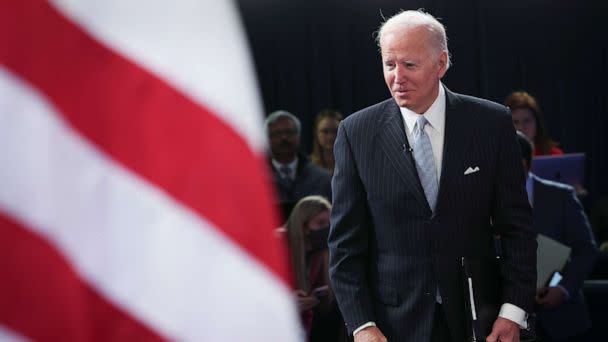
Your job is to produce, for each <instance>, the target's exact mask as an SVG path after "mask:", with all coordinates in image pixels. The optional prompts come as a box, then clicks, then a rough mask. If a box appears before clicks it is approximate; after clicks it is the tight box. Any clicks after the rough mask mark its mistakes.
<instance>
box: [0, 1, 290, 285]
mask: <svg viewBox="0 0 608 342" xmlns="http://www.w3.org/2000/svg"><path fill="white" fill-rule="evenodd" d="M201 20H203V19H201ZM198 43H200V44H205V42H204V41H201V42H198ZM210 53H212V52H210ZM201 63H204V61H201ZM0 64H4V65H5V66H6V67H7V68H8V69H10V70H12V71H13V72H14V73H16V74H17V75H19V77H21V78H22V79H24V80H26V81H27V82H29V83H30V84H32V85H33V86H34V87H36V88H38V89H39V90H40V91H41V92H42V93H44V94H46V96H48V97H49V99H50V101H51V102H52V103H53V104H54V105H55V106H56V107H57V108H58V110H59V111H60V112H61V114H62V115H63V118H64V119H65V120H66V121H68V122H69V123H70V124H71V125H72V126H73V127H74V128H75V129H76V130H77V131H78V132H79V133H80V134H82V135H83V136H85V137H86V138H88V139H89V140H90V141H92V142H93V143H94V144H95V145H97V146H98V147H99V148H100V149H102V150H103V151H105V152H106V153H107V154H108V155H110V156H111V157H112V158H113V159H115V160H117V161H119V162H120V163H122V164H123V165H125V166H127V167H128V168H129V169H131V170H133V171H134V172H136V173H137V174H139V175H140V176H142V177H143V178H145V179H147V180H148V181H149V182H151V183H153V184H155V185H157V186H158V187H160V188H162V189H163V190H165V191H166V192H167V193H169V194H170V195H171V196H173V197H174V198H175V199H177V200H178V201H180V202H181V203H183V204H185V205H186V206H188V207H190V208H192V209H193V210H194V211H195V212H197V213H199V214H200V215H201V216H203V217H204V218H205V219H206V220H208V221H210V222H212V223H213V224H214V225H215V226H217V227H218V228H220V229H221V230H223V231H224V233H225V234H227V235H228V236H229V237H230V238H232V239H233V240H234V241H236V242H237V243H238V244H239V245H241V246H242V247H244V248H245V249H246V250H247V251H249V252H250V254H252V255H253V256H255V257H256V258H258V259H259V260H260V261H261V262H262V263H263V264H265V265H266V266H267V267H269V268H270V269H271V270H272V271H274V273H276V274H277V275H279V276H280V277H281V278H282V279H283V280H287V279H289V278H288V276H287V274H288V273H287V263H286V253H285V251H284V250H283V248H282V247H283V246H281V245H280V244H279V243H278V242H277V240H276V238H275V237H274V236H273V234H272V232H271V230H272V229H273V228H274V227H276V226H277V220H276V218H277V215H276V214H275V208H273V204H272V203H273V201H272V192H271V189H272V188H271V185H270V183H269V178H268V176H267V174H266V172H265V171H266V170H265V165H264V164H265V161H264V160H263V159H262V157H258V156H256V155H255V154H254V153H253V152H252V150H251V149H250V148H249V146H248V145H247V144H246V142H245V140H244V139H243V138H242V137H241V136H240V135H239V134H237V133H236V132H235V131H234V130H233V129H232V128H231V127H229V126H228V125H227V124H225V123H224V122H222V121H220V120H219V119H218V118H217V116H216V115H214V114H213V113H212V112H211V111H210V110H209V109H208V108H203V107H201V106H199V105H197V104H195V103H194V102H193V101H191V100H190V99H189V98H187V97H186V96H184V95H183V94H182V93H180V92H178V91H177V90H176V89H174V88H173V87H171V86H170V85H168V84H167V83H166V82H165V81H163V80H162V79H160V78H159V77H156V76H155V75H153V74H152V73H150V72H148V71H146V70H144V69H143V68H141V67H140V66H138V65H136V64H135V63H133V62H131V61H129V60H127V59H126V58H124V57H122V56H121V55H119V54H117V53H115V52H114V51H112V50H110V49H108V48H107V47H105V46H104V45H102V44H100V43H99V42H97V41H96V40H95V39H93V38H92V37H91V36H90V35H88V34H87V33H86V32H84V31H83V30H82V29H80V28H79V27H78V26H76V25H75V24H74V23H72V22H71V21H70V20H68V19H67V18H65V17H63V16H62V15H61V14H60V13H59V12H57V11H56V10H55V9H54V8H53V7H51V6H50V5H49V4H48V3H46V2H44V1H40V0H29V1H21V0H0ZM218 67H219V66H218ZM229 67H230V66H227V68H229ZM222 81H224V80H209V82H222ZM232 81H238V80H232ZM241 90H243V89H241V87H235V93H234V96H239V93H238V91H241ZM226 101H230V98H227V99H226ZM233 114H235V115H247V113H233Z"/></svg>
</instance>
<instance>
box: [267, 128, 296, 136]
mask: <svg viewBox="0 0 608 342" xmlns="http://www.w3.org/2000/svg"><path fill="white" fill-rule="evenodd" d="M268 135H270V137H271V138H278V137H280V136H286V137H288V138H291V137H294V136H296V135H298V130H297V129H284V130H276V131H270V133H269V134H268Z"/></svg>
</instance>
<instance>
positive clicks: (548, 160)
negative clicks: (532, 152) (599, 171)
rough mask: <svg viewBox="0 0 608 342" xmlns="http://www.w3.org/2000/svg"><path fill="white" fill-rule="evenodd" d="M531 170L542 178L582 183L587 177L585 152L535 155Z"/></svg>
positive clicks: (572, 183) (567, 182) (575, 183)
mask: <svg viewBox="0 0 608 342" xmlns="http://www.w3.org/2000/svg"><path fill="white" fill-rule="evenodd" d="M530 171H532V173H533V174H535V175H537V176H538V177H540V178H544V179H548V180H552V181H555V182H560V183H566V184H570V185H582V184H583V181H584V177H585V154H584V153H569V154H562V155H557V156H538V157H534V158H533V159H532V169H531V170H530Z"/></svg>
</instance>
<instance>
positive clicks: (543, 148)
mask: <svg viewBox="0 0 608 342" xmlns="http://www.w3.org/2000/svg"><path fill="white" fill-rule="evenodd" d="M505 106H507V107H509V108H510V109H511V116H512V117H513V125H514V126H515V129H516V130H518V131H521V132H522V133H523V134H524V135H525V136H526V137H528V139H530V140H531V141H532V142H534V155H535V156H540V155H558V154H564V151H562V150H561V149H560V148H559V147H557V145H558V144H557V143H556V142H555V141H553V140H551V138H549V134H548V133H547V129H546V128H545V123H544V121H543V115H542V113H541V110H540V106H539V105H538V102H537V101H536V99H535V98H534V97H533V96H532V95H530V94H528V93H527V92H525V91H515V92H512V93H511V94H509V96H507V98H506V99H505Z"/></svg>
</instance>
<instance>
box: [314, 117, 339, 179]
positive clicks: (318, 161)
mask: <svg viewBox="0 0 608 342" xmlns="http://www.w3.org/2000/svg"><path fill="white" fill-rule="evenodd" d="M325 118H331V119H334V120H336V121H337V122H338V123H339V122H340V121H342V113H340V112H338V111H337V110H333V109H324V110H322V111H320V112H319V113H318V114H317V117H316V118H315V126H314V128H313V130H312V153H311V154H310V161H311V162H312V163H313V164H315V165H318V166H321V167H324V168H326V169H328V168H329V167H330V165H329V163H328V162H327V161H326V160H323V153H321V144H320V143H319V135H318V133H317V129H318V128H319V124H320V123H321V120H323V119H325Z"/></svg>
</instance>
